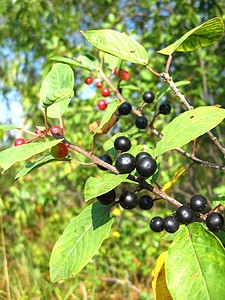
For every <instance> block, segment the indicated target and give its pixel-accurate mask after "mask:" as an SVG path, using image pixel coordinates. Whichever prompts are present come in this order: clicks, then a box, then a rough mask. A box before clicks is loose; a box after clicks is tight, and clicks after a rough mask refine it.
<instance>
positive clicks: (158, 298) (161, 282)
mask: <svg viewBox="0 0 225 300" xmlns="http://www.w3.org/2000/svg"><path fill="white" fill-rule="evenodd" d="M167 252H168V251H165V252H163V253H162V254H161V255H160V256H159V257H158V259H157V261H156V266H155V269H154V270H153V271H152V276H153V281H152V289H153V293H154V298H155V300H173V298H172V297H171V295H170V292H169V290H168V287H167V284H166V275H165V261H166V256H167Z"/></svg>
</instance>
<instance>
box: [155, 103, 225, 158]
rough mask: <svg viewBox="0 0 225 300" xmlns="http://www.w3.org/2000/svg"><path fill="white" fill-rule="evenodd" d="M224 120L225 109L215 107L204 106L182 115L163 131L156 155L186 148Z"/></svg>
mask: <svg viewBox="0 0 225 300" xmlns="http://www.w3.org/2000/svg"><path fill="white" fill-rule="evenodd" d="M224 118H225V109H223V108H218V107H215V106H202V107H198V108H195V109H192V110H189V111H186V112H184V113H182V114H180V115H179V116H178V117H176V118H175V119H173V121H172V122H170V123H169V124H168V125H167V126H166V127H165V128H164V129H163V131H162V134H163V138H162V139H161V140H160V141H159V142H158V143H157V145H156V150H155V155H156V156H159V155H161V154H163V153H165V152H167V151H169V150H172V149H176V148H180V147H182V146H184V145H185V144H187V143H189V142H190V141H191V140H193V139H195V138H197V137H199V136H200V135H202V134H204V133H206V132H207V131H209V130H210V129H212V128H214V127H215V126H217V125H218V124H219V123H220V122H222V121H223V119H224Z"/></svg>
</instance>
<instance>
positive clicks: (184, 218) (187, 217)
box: [176, 206, 194, 225]
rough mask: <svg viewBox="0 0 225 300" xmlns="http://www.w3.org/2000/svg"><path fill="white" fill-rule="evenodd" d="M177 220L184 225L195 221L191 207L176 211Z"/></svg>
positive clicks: (182, 207) (183, 207)
mask: <svg viewBox="0 0 225 300" xmlns="http://www.w3.org/2000/svg"><path fill="white" fill-rule="evenodd" d="M176 217H177V220H178V221H179V222H180V223H182V224H186V225H187V224H190V223H191V222H192V221H193V217H194V214H193V211H192V210H191V209H190V207H189V206H180V207H179V208H178V209H177V211H176Z"/></svg>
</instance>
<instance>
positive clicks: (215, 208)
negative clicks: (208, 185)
mask: <svg viewBox="0 0 225 300" xmlns="http://www.w3.org/2000/svg"><path fill="white" fill-rule="evenodd" d="M220 206H222V204H220V203H219V204H218V205H217V206H215V207H214V208H213V209H212V210H211V211H210V212H209V213H208V214H211V213H213V212H214V211H215V210H217V208H219V207H220Z"/></svg>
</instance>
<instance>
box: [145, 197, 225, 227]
mask: <svg viewBox="0 0 225 300" xmlns="http://www.w3.org/2000/svg"><path fill="white" fill-rule="evenodd" d="M206 206H207V200H206V198H205V197H204V196H202V195H194V196H193V197H192V198H191V199H190V203H189V205H183V206H180V207H179V208H178V209H177V211H176V214H175V216H167V217H165V218H164V219H163V218H161V217H159V216H157V217H154V218H153V219H152V220H151V221H150V228H151V229H152V230H153V231H155V232H160V231H162V230H164V229H165V230H166V231H167V232H169V233H174V232H176V231H177V230H178V228H179V224H180V223H181V224H185V225H188V224H190V223H192V222H193V220H194V216H198V213H200V212H202V211H204V209H205V208H206ZM223 225H224V218H223V216H222V215H221V214H220V213H217V212H212V213H210V214H208V215H207V217H206V226H207V227H208V228H209V229H210V230H212V231H214V232H216V231H219V230H220V229H221V228H222V227H223Z"/></svg>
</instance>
